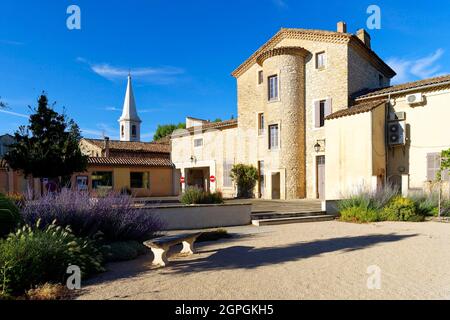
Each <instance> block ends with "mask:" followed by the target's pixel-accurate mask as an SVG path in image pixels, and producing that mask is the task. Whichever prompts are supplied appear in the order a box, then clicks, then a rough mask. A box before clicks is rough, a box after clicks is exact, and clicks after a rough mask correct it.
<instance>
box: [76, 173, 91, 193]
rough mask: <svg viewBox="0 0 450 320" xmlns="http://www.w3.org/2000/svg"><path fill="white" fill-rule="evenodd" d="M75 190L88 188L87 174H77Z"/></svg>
mask: <svg viewBox="0 0 450 320" xmlns="http://www.w3.org/2000/svg"><path fill="white" fill-rule="evenodd" d="M76 180H77V182H76V183H77V190H78V191H87V190H88V177H87V176H77V177H76Z"/></svg>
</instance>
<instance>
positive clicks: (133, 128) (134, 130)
mask: <svg viewBox="0 0 450 320" xmlns="http://www.w3.org/2000/svg"><path fill="white" fill-rule="evenodd" d="M141 122H142V121H141V119H140V118H139V116H138V114H137V111H136V102H135V101H134V94H133V87H132V86H131V75H128V84H127V92H126V94H125V101H124V103H123V111H122V116H121V117H120V119H119V123H120V133H119V134H120V141H141Z"/></svg>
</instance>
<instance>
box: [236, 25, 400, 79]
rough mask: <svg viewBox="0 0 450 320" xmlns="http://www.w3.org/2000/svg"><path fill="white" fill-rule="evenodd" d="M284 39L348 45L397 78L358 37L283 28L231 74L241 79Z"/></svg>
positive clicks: (339, 33)
mask: <svg viewBox="0 0 450 320" xmlns="http://www.w3.org/2000/svg"><path fill="white" fill-rule="evenodd" d="M283 39H305V40H311V41H324V42H332V43H342V44H345V43H348V44H350V45H352V46H353V47H354V48H356V49H358V50H360V52H361V53H362V54H363V55H365V56H366V57H367V58H368V59H369V61H371V62H372V63H373V64H374V65H376V66H377V68H379V69H380V70H382V71H383V72H384V73H385V75H386V76H388V77H393V76H395V71H394V70H392V68H391V67H389V66H388V65H387V64H386V63H385V62H384V61H383V60H382V59H381V58H380V57H379V56H378V55H377V54H376V53H375V52H374V51H373V50H372V49H370V48H368V47H367V46H366V45H365V44H364V43H363V42H362V41H361V40H360V39H359V38H358V37H357V36H356V35H353V34H350V33H341V32H335V31H326V30H312V29H298V28H282V29H281V30H280V31H278V32H277V33H276V34H275V35H274V36H273V37H272V38H270V39H269V40H268V41H267V42H266V43H264V44H263V45H262V46H261V47H260V48H259V49H258V50H256V51H255V52H254V53H253V54H252V55H251V56H250V57H249V58H247V59H246V60H245V61H244V62H243V63H242V64H241V65H240V66H239V67H237V68H236V70H234V71H233V72H232V73H231V74H232V75H233V76H234V77H236V78H237V77H239V76H240V75H241V74H242V73H244V72H245V71H246V70H247V69H248V68H249V67H250V66H251V65H253V64H254V63H256V59H257V58H258V56H259V55H260V54H262V53H263V52H265V51H266V50H270V49H273V48H275V46H276V45H277V44H278V43H279V42H280V41H281V40H283Z"/></svg>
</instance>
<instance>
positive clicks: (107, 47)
mask: <svg viewBox="0 0 450 320" xmlns="http://www.w3.org/2000/svg"><path fill="white" fill-rule="evenodd" d="M72 4H76V5H78V6H79V7H80V9H81V30H68V29H67V27H66V19H67V17H68V16H69V15H68V14H67V13H66V10H67V7H68V6H69V5H72ZM371 4H376V5H378V6H379V7H380V8H381V19H382V20H381V23H382V25H381V29H380V30H370V34H371V36H372V48H373V49H374V50H375V51H376V52H377V53H378V54H379V55H380V56H381V57H382V58H383V59H385V60H386V61H387V62H388V63H389V64H390V65H391V66H392V67H393V68H394V69H395V70H396V71H397V72H398V73H399V76H398V77H397V79H395V82H405V81H412V80H416V79H421V78H426V77H431V76H435V75H440V74H447V73H450V36H449V31H450V19H448V12H450V10H449V9H450V3H449V2H448V1H447V0H442V1H438V0H430V1H420V2H419V1H414V2H413V1H404V0H396V1H391V0H384V1H374V0H372V1H365V0H353V1H324V0H322V1H312V2H310V1H300V0H297V1H294V0H259V1H256V0H255V1H250V0H248V1H245V0H240V1H238V0H228V1H225V0H195V1H179V0H173V1H167V0H165V1H163V0H128V1H123V0H95V1H92V0H71V1H65V0H58V1H54V0H41V1H35V0H29V1H23V0H14V1H13V0H2V1H1V3H0V12H1V13H2V14H1V15H2V17H1V20H0V97H1V99H2V100H3V101H4V102H6V103H7V104H8V106H9V108H8V109H7V110H5V111H3V112H1V113H0V134H3V133H7V132H9V133H12V132H14V130H16V128H17V127H18V126H19V125H21V124H26V123H27V118H26V115H27V114H29V109H28V107H27V106H28V105H35V101H36V99H37V97H38V95H39V94H40V93H41V92H42V90H45V91H46V92H47V93H48V96H49V99H50V101H55V102H56V109H57V110H59V111H61V110H62V107H65V108H66V112H67V114H68V115H69V116H70V117H71V118H73V119H74V120H75V121H76V122H77V123H78V124H79V126H80V127H81V129H82V130H83V133H84V135H85V136H89V137H101V135H102V134H103V133H105V134H106V135H108V136H110V137H111V138H117V137H118V123H117V119H118V118H119V117H120V109H121V107H122V104H123V98H124V94H125V89H126V75H127V73H128V70H129V69H131V71H132V74H133V75H134V77H133V78H134V79H133V80H134V91H135V97H136V102H137V105H138V110H139V114H140V117H141V118H142V120H143V127H142V135H143V137H142V139H143V140H144V141H149V140H151V137H152V135H153V132H154V131H155V129H156V126H157V124H159V123H173V122H179V121H184V118H185V116H187V115H191V116H194V117H200V118H205V119H211V120H213V119H215V118H217V117H220V118H222V119H228V118H230V117H231V116H232V115H234V116H236V113H237V111H236V83H235V79H234V78H233V77H231V75H230V73H231V72H232V71H233V70H234V69H235V68H236V67H237V66H238V65H239V64H240V63H241V62H243V61H244V60H245V59H246V58H247V57H248V56H249V55H250V54H252V53H253V52H254V51H255V50H256V49H257V48H258V47H259V46H260V45H262V44H263V43H264V42H265V41H267V40H268V39H269V38H270V37H271V36H272V35H273V34H275V33H276V32H277V31H278V30H279V29H280V28H281V27H292V28H295V27H298V28H311V29H325V30H335V28H336V22H337V21H340V20H344V21H346V22H347V24H348V28H349V32H353V33H355V32H356V30H357V29H359V28H362V27H365V25H366V20H367V18H368V14H367V13H366V9H367V7H368V6H369V5H371Z"/></svg>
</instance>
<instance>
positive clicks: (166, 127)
mask: <svg viewBox="0 0 450 320" xmlns="http://www.w3.org/2000/svg"><path fill="white" fill-rule="evenodd" d="M177 129H186V124H185V123H183V122H180V123H179V124H163V125H158V128H157V129H156V132H155V134H154V135H153V141H157V140H159V139H162V138H164V137H167V136H168V135H171V134H172V132H174V131H175V130H177Z"/></svg>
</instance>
